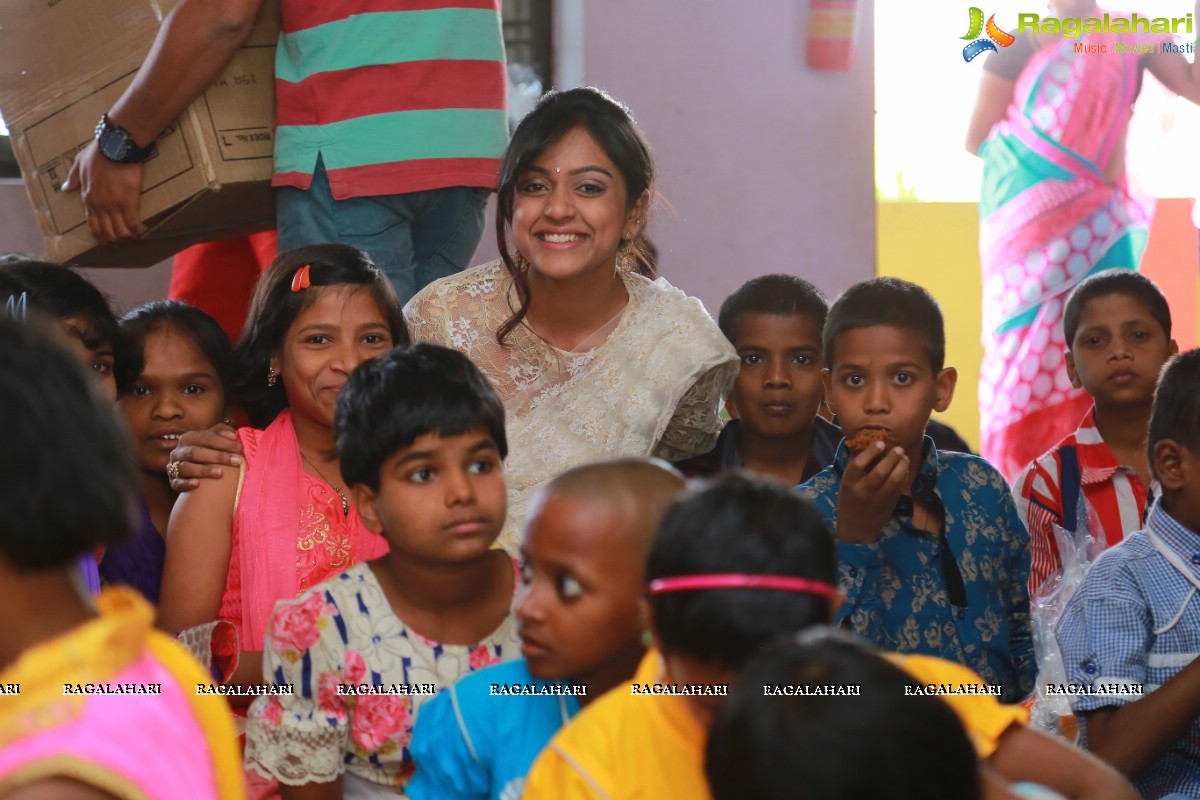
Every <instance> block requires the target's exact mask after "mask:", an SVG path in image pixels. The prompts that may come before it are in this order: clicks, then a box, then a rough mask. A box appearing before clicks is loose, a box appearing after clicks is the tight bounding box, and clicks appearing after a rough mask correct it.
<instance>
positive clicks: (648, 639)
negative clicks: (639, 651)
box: [642, 631, 654, 647]
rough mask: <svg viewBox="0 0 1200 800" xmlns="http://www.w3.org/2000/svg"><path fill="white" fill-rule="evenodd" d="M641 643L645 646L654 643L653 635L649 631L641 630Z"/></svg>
mask: <svg viewBox="0 0 1200 800" xmlns="http://www.w3.org/2000/svg"><path fill="white" fill-rule="evenodd" d="M642 644H643V645H644V646H646V647H649V646H650V645H652V644H654V637H653V636H652V635H651V634H650V631H642Z"/></svg>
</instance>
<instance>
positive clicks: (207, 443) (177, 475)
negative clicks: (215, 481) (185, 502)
mask: <svg viewBox="0 0 1200 800" xmlns="http://www.w3.org/2000/svg"><path fill="white" fill-rule="evenodd" d="M241 463H242V443H241V442H239V441H238V439H237V433H236V432H234V430H233V428H231V427H229V426H228V425H226V424H225V423H223V422H222V423H218V424H216V425H214V426H212V427H211V428H209V429H208V430H203V431H188V432H187V433H185V434H183V435H182V436H180V437H179V444H178V445H177V446H176V447H175V449H174V450H172V451H171V460H170V462H168V464H167V475H168V476H169V477H170V479H171V488H172V489H174V490H175V491H177V492H190V491H191V490H192V489H195V488H196V487H198V486H199V485H200V481H201V480H204V479H209V478H219V477H221V476H222V475H224V474H225V473H224V470H222V469H221V467H223V466H228V467H236V466H239V465H240V464H241Z"/></svg>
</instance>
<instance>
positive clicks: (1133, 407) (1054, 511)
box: [1013, 269, 1179, 596]
mask: <svg viewBox="0 0 1200 800" xmlns="http://www.w3.org/2000/svg"><path fill="white" fill-rule="evenodd" d="M1063 333H1064V335H1065V339H1066V343H1067V352H1066V360H1067V374H1068V375H1069V376H1070V379H1071V384H1072V385H1073V386H1074V387H1075V388H1080V387H1082V388H1083V389H1084V390H1085V391H1086V392H1087V393H1088V394H1089V395H1091V396H1092V400H1093V403H1094V404H1093V406H1092V410H1091V411H1089V412H1088V414H1087V416H1086V417H1084V419H1083V422H1081V423H1080V425H1079V428H1078V430H1076V431H1075V433H1073V434H1071V435H1070V436H1068V437H1067V438H1066V439H1063V441H1062V442H1060V443H1059V444H1058V446H1057V447H1055V448H1054V449H1053V450H1051V451H1049V452H1048V453H1046V454H1045V455H1043V456H1041V457H1040V458H1038V459H1037V460H1036V461H1034V462H1033V463H1032V464H1030V465H1029V467H1027V468H1026V470H1025V472H1024V474H1023V475H1022V476H1021V477H1020V479H1019V480H1018V481H1017V483H1016V484H1015V486H1014V487H1013V496H1014V498H1015V499H1016V503H1017V510H1018V512H1019V513H1020V514H1021V518H1022V519H1024V520H1025V525H1026V527H1028V528H1029V539H1030V550H1031V554H1032V564H1031V567H1030V570H1029V592H1030V596H1037V594H1038V590H1039V589H1040V588H1041V587H1042V586H1043V584H1045V582H1046V581H1047V580H1048V579H1049V578H1051V577H1052V576H1054V574H1055V573H1056V572H1057V571H1058V570H1059V569H1060V568H1061V566H1062V559H1061V557H1060V555H1059V552H1058V546H1057V543H1056V541H1055V538H1054V526H1055V525H1057V526H1059V527H1061V528H1063V529H1064V530H1066V531H1069V532H1072V533H1074V534H1075V535H1076V536H1077V537H1080V536H1084V535H1087V534H1089V533H1090V534H1091V535H1092V536H1093V537H1094V538H1095V540H1096V543H1097V546H1098V547H1099V548H1100V549H1104V548H1106V547H1109V546H1111V545H1113V544H1116V543H1117V542H1119V541H1121V540H1122V539H1124V538H1125V536H1126V535H1127V534H1129V533H1132V532H1133V531H1136V530H1139V529H1140V528H1141V527H1142V522H1143V520H1144V518H1145V513H1146V507H1147V506H1148V505H1149V502H1148V500H1149V499H1150V498H1151V497H1152V493H1151V492H1150V490H1149V487H1150V480H1151V478H1150V469H1149V465H1148V463H1147V457H1146V450H1145V446H1144V442H1145V440H1146V429H1147V426H1148V425H1149V424H1150V407H1151V403H1152V401H1153V397H1154V387H1155V385H1156V384H1157V382H1158V374H1159V371H1160V370H1161V369H1162V365H1163V363H1164V362H1166V360H1167V359H1168V358H1170V357H1171V356H1172V355H1174V354H1175V353H1177V352H1179V348H1178V346H1177V345H1176V344H1175V340H1174V339H1172V338H1171V309H1170V307H1169V306H1168V305H1167V300H1166V298H1165V297H1163V294H1162V292H1161V291H1159V288H1158V287H1157V286H1156V285H1155V284H1154V282H1153V281H1151V280H1150V279H1149V278H1147V277H1145V276H1144V275H1141V274H1139V273H1137V272H1135V271H1134V270H1132V269H1113V270H1107V271H1105V272H1101V273H1098V274H1096V275H1093V276H1091V277H1089V278H1087V279H1086V280H1084V281H1083V282H1081V283H1080V284H1079V285H1078V286H1077V287H1076V288H1075V290H1074V291H1073V292H1071V295H1070V296H1069V297H1068V298H1067V303H1066V308H1065V309H1064V312H1063ZM1077 540H1078V539H1077Z"/></svg>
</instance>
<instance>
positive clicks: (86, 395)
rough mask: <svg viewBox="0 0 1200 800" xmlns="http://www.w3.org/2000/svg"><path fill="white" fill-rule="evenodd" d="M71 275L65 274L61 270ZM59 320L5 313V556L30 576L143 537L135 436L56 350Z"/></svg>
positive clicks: (1, 372)
mask: <svg viewBox="0 0 1200 800" xmlns="http://www.w3.org/2000/svg"><path fill="white" fill-rule="evenodd" d="M56 269H62V267H56ZM56 322H57V321H56V320H54V319H53V318H51V317H49V316H47V315H45V314H43V313H41V312H37V311H34V312H33V313H31V314H30V315H29V316H28V321H27V322H25V323H22V322H21V321H20V320H11V319H8V318H7V316H6V315H4V314H0V440H2V441H3V442H4V446H5V448H6V450H7V452H8V453H10V456H9V457H8V458H2V459H0V508H3V509H4V513H3V514H0V554H2V555H3V557H4V560H5V561H7V562H8V563H9V564H11V565H12V566H13V567H15V568H16V569H18V570H21V571H30V572H33V571H41V570H48V569H54V568H56V567H65V566H67V565H69V564H71V563H73V562H74V560H75V559H76V558H78V557H79V556H81V555H83V554H84V553H87V552H90V551H91V550H92V549H93V548H95V547H98V546H102V545H110V544H116V543H118V542H121V541H123V540H125V539H128V538H129V537H130V536H131V535H132V534H133V531H134V509H135V505H134V503H135V498H136V497H137V496H138V492H139V491H140V485H139V483H138V481H137V478H136V477H135V473H134V459H133V455H132V453H130V445H129V434H128V432H127V431H126V430H125V429H124V427H123V426H122V425H121V423H120V422H119V421H118V419H117V415H116V413H114V410H113V406H112V403H110V402H109V401H108V400H107V399H106V398H103V397H101V396H100V392H99V389H98V388H97V385H96V381H94V380H93V379H92V378H91V376H90V375H89V374H88V372H87V371H86V370H85V369H84V367H83V366H82V365H81V364H80V363H79V359H78V358H76V357H75V356H74V355H73V354H72V353H71V352H69V351H68V350H67V349H66V348H65V346H63V345H62V344H60V342H59V341H56V339H57V338H59V337H60V336H61V334H59V332H58V329H57V326H56Z"/></svg>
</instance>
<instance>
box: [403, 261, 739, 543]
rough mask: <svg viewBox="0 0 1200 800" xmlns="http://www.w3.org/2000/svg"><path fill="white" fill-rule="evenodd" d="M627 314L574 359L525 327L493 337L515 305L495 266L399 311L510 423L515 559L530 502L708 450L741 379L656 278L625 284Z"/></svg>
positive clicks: (732, 361) (694, 306)
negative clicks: (622, 470)
mask: <svg viewBox="0 0 1200 800" xmlns="http://www.w3.org/2000/svg"><path fill="white" fill-rule="evenodd" d="M622 275H623V279H624V281H625V287H626V289H627V290H628V292H629V303H628V304H627V305H626V306H625V308H624V309H623V310H622V311H621V313H620V314H618V315H617V316H616V317H615V318H614V319H612V320H611V321H610V322H608V323H607V324H606V325H604V326H603V327H602V328H601V329H600V330H598V331H596V332H595V333H594V334H592V335H591V336H589V337H588V339H587V340H585V341H584V342H583V343H581V344H580V345H579V346H578V347H577V348H576V349H575V350H573V351H570V352H567V351H564V350H559V349H557V348H555V347H553V346H551V345H550V344H548V343H546V342H545V341H544V340H542V339H541V338H539V337H538V336H537V334H535V333H534V332H533V330H532V329H531V328H530V327H529V326H528V325H525V324H521V325H518V326H517V327H516V328H515V329H514V330H513V332H512V333H511V334H510V335H509V337H508V340H507V342H506V343H505V345H503V346H502V345H500V343H499V342H497V341H496V331H497V330H499V328H500V326H501V325H503V324H504V322H505V321H506V320H508V318H509V317H510V316H511V315H512V313H513V311H512V310H513V308H515V307H516V306H517V300H516V290H515V288H514V287H513V282H512V278H511V276H510V275H509V274H508V271H507V270H506V269H505V268H504V264H503V263H502V262H501V261H498V260H497V261H493V262H491V263H489V264H484V265H483V266H479V267H475V268H473V269H469V270H467V271H465V272H461V273H459V274H457V275H451V276H450V277H448V278H443V279H441V280H439V281H436V282H434V283H432V284H430V285H429V286H428V287H426V288H425V289H424V290H423V291H421V292H420V293H419V294H418V295H417V296H416V297H414V298H413V299H412V300H410V301H409V303H408V305H407V306H405V308H404V316H405V319H406V321H407V322H408V326H409V331H410V333H411V334H412V337H413V340H414V341H418V342H429V343H432V344H440V345H443V346H446V347H453V348H455V349H456V350H459V351H461V352H463V353H465V354H466V355H467V356H468V357H470V359H471V360H472V361H473V362H474V363H475V364H476V365H477V366H478V367H479V368H480V369H481V370H483V372H484V373H485V374H486V375H487V376H488V378H490V379H491V381H492V384H493V385H494V386H495V387H496V391H497V392H498V393H499V395H500V399H501V400H502V401H503V402H504V409H505V412H506V414H507V433H508V447H509V454H508V460H507V461H506V462H505V473H504V477H505V481H506V483H507V484H508V522H507V523H506V524H505V527H504V532H503V533H502V534H501V537H500V544H502V545H503V546H504V548H505V549H506V550H507V551H508V552H509V553H511V554H513V555H517V551H518V548H519V545H520V540H521V530H522V524H523V522H524V518H525V506H526V504H527V503H528V502H529V499H530V497H531V496H532V494H533V492H534V491H535V490H536V489H537V488H538V487H539V486H541V485H542V484H543V483H545V482H546V481H548V480H550V479H551V478H553V477H555V476H556V475H558V474H560V473H562V472H564V471H565V470H567V469H570V468H571V467H575V466H578V465H580V464H584V463H587V462H589V461H597V460H601V459H607V458H616V457H620V456H648V455H656V456H659V457H661V458H665V459H668V460H678V459H682V458H686V457H688V456H691V455H696V454H698V453H703V452H706V451H708V450H709V449H711V448H712V446H713V444H714V443H715V442H716V437H717V434H718V433H719V432H720V429H721V422H720V419H719V417H718V412H719V409H720V405H721V401H722V398H723V397H724V396H725V395H727V394H728V392H729V389H730V388H731V387H732V386H733V380H734V378H735V377H736V375H737V369H738V360H737V354H736V353H735V352H734V350H733V347H732V346H731V345H730V344H729V342H728V341H727V340H726V339H725V337H724V336H723V335H722V334H721V332H720V330H719V329H718V328H717V326H716V324H715V323H714V322H713V321H712V318H711V317H709V316H708V312H706V311H705V310H704V306H703V305H702V304H701V303H700V301H699V300H696V299H695V298H691V297H688V296H687V295H685V294H684V293H683V292H681V291H680V290H679V289H676V288H675V287H673V286H671V285H670V284H669V283H667V282H666V281H665V280H663V279H661V278H660V279H658V280H656V281H653V282H651V281H650V280H647V279H646V278H644V277H642V276H640V275H636V274H624V273H623V274H622Z"/></svg>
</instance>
